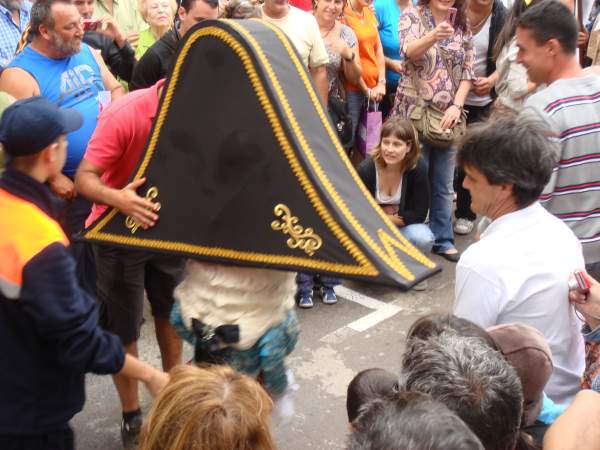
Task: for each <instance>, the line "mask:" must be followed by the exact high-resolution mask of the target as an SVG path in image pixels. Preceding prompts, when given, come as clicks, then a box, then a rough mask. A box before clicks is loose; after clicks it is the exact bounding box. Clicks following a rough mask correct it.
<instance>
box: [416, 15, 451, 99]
mask: <svg viewBox="0 0 600 450" xmlns="http://www.w3.org/2000/svg"><path fill="white" fill-rule="evenodd" d="M416 9H417V13H418V14H419V19H420V20H421V24H422V25H423V26H424V27H425V29H426V30H427V32H428V33H429V32H430V31H431V27H430V26H429V23H427V21H426V20H425V19H424V18H423V15H422V14H421V10H420V9H418V8H416ZM434 45H435V47H436V48H437V51H438V53H439V54H440V56H441V57H442V61H443V63H444V66H446V71H447V72H448V75H450V81H452V86H453V87H454V90H458V86H457V85H456V81H455V80H454V76H453V74H452V70H451V69H450V61H448V58H446V54H445V53H444V51H443V50H442V49H441V48H440V46H439V45H438V43H437V41H436V43H435V44H434Z"/></svg>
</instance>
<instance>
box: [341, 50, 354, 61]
mask: <svg viewBox="0 0 600 450" xmlns="http://www.w3.org/2000/svg"><path fill="white" fill-rule="evenodd" d="M354 58H356V53H354V52H352V56H351V57H350V58H344V61H347V62H352V61H354Z"/></svg>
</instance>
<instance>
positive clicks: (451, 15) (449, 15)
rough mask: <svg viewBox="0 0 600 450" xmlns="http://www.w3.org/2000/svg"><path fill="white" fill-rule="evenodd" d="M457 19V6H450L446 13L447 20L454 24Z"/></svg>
mask: <svg viewBox="0 0 600 450" xmlns="http://www.w3.org/2000/svg"><path fill="white" fill-rule="evenodd" d="M455 19H456V8H448V12H447V13H446V22H448V23H449V24H450V25H452V26H454V20H455Z"/></svg>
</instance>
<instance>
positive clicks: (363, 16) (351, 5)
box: [348, 0, 365, 24]
mask: <svg viewBox="0 0 600 450" xmlns="http://www.w3.org/2000/svg"><path fill="white" fill-rule="evenodd" d="M348 4H349V5H350V9H351V10H352V11H353V12H354V14H356V15H357V16H358V19H359V20H360V23H363V24H364V23H365V13H364V12H363V11H361V12H360V13H359V12H358V11H357V10H356V9H354V5H353V4H352V0H348Z"/></svg>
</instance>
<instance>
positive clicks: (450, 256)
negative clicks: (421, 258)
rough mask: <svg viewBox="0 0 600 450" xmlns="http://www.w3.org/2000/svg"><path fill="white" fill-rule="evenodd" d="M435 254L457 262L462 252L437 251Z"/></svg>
mask: <svg viewBox="0 0 600 450" xmlns="http://www.w3.org/2000/svg"><path fill="white" fill-rule="evenodd" d="M435 254H436V255H438V256H441V257H442V258H444V259H445V260H447V261H450V262H452V263H457V262H458V260H459V259H460V252H456V253H438V252H435Z"/></svg>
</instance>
